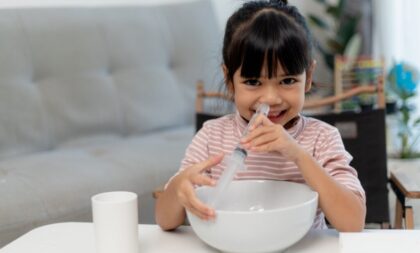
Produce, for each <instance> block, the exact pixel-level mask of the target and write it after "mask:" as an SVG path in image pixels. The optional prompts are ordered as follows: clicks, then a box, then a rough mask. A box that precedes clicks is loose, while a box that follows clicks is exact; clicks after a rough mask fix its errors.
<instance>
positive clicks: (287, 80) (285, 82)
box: [280, 78, 296, 85]
mask: <svg viewBox="0 0 420 253" xmlns="http://www.w3.org/2000/svg"><path fill="white" fill-rule="evenodd" d="M294 83H296V79H294V78H285V79H283V80H281V82H280V84H285V85H292V84H294Z"/></svg>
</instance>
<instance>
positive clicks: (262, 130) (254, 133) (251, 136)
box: [241, 127, 272, 144]
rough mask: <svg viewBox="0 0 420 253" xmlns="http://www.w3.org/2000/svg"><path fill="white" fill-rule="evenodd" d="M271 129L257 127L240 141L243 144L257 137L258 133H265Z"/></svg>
mask: <svg viewBox="0 0 420 253" xmlns="http://www.w3.org/2000/svg"><path fill="white" fill-rule="evenodd" d="M269 131H272V130H271V129H270V128H269V127H258V128H256V129H255V130H253V131H251V132H249V133H248V135H247V136H245V137H244V138H242V139H241V143H242V144H245V143H248V142H250V141H252V140H253V139H255V138H257V137H258V136H260V135H263V134H266V133H267V132H269Z"/></svg>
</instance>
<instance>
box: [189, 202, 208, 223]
mask: <svg viewBox="0 0 420 253" xmlns="http://www.w3.org/2000/svg"><path fill="white" fill-rule="evenodd" d="M184 207H185V209H186V210H188V211H189V212H190V213H192V214H193V215H195V216H197V217H198V218H200V219H202V220H208V216H207V215H205V214H203V213H201V212H199V211H198V210H197V209H195V208H194V207H193V206H192V205H190V204H187V205H185V206H184Z"/></svg>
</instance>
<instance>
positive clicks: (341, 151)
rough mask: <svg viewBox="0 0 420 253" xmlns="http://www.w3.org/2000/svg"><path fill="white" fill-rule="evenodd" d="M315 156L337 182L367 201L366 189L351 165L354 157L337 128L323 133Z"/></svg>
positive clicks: (364, 201)
mask: <svg viewBox="0 0 420 253" xmlns="http://www.w3.org/2000/svg"><path fill="white" fill-rule="evenodd" d="M319 140H320V143H318V145H317V147H318V148H317V150H316V152H315V157H316V159H317V160H318V162H319V163H320V164H321V166H322V167H323V168H324V169H325V170H326V171H327V172H328V174H329V175H331V176H332V177H333V178H334V179H335V180H336V181H337V182H339V183H340V184H342V185H344V186H345V187H347V188H348V189H350V190H351V191H353V192H355V193H356V194H357V195H358V196H359V197H360V199H361V200H362V201H363V203H366V195H365V191H364V189H363V187H362V185H361V183H360V180H359V178H358V177H357V171H356V170H355V169H354V168H353V167H352V166H351V165H350V162H351V161H352V160H353V157H352V156H351V155H350V154H349V153H348V152H347V151H346V149H345V147H344V144H343V141H342V138H341V135H340V133H339V131H338V129H337V128H331V129H328V130H326V131H324V132H322V133H321V138H319Z"/></svg>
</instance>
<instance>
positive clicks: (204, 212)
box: [187, 192, 214, 217]
mask: <svg viewBox="0 0 420 253" xmlns="http://www.w3.org/2000/svg"><path fill="white" fill-rule="evenodd" d="M187 202H188V203H189V205H190V207H191V209H194V210H195V211H196V212H198V213H200V215H201V216H209V217H213V216H214V211H213V209H211V208H210V207H208V206H207V205H205V204H204V203H203V202H201V200H199V199H198V198H197V197H196V195H195V193H194V192H192V193H188V196H187Z"/></svg>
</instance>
